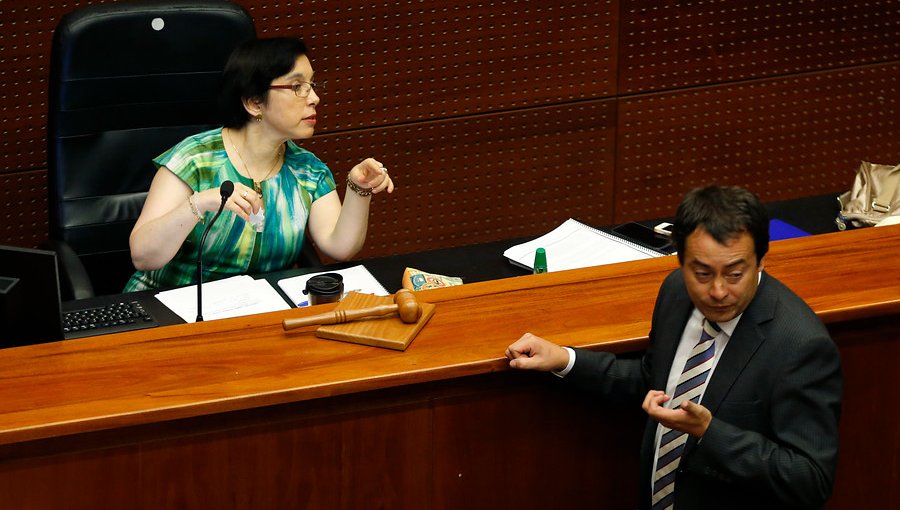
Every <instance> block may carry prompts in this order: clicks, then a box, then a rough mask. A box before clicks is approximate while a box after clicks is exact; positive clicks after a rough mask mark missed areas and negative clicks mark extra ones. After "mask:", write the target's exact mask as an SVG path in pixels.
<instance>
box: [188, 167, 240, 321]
mask: <svg viewBox="0 0 900 510" xmlns="http://www.w3.org/2000/svg"><path fill="white" fill-rule="evenodd" d="M219 193H220V194H221V195H222V203H221V204H219V210H218V211H216V215H215V216H213V219H212V221H210V222H209V224H207V225H206V228H205V229H204V230H203V235H202V236H200V244H199V245H198V246H197V322H203V242H204V241H206V234H208V233H209V229H211V228H212V226H213V223H215V222H216V220H217V219H219V215H220V214H222V209H224V208H225V202H227V201H228V197H230V196H231V194H232V193H234V183H233V182H231V181H225V182H223V183H222V185H221V186H219Z"/></svg>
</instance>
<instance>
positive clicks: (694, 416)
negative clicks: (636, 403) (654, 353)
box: [641, 390, 712, 438]
mask: <svg viewBox="0 0 900 510" xmlns="http://www.w3.org/2000/svg"><path fill="white" fill-rule="evenodd" d="M669 399H670V397H669V396H668V395H666V394H665V392H662V391H659V390H650V392H649V393H647V396H646V397H644V403H643V405H642V406H641V407H642V408H643V409H644V411H645V412H646V413H647V414H648V415H649V416H650V417H651V418H653V419H654V420H656V421H658V422H659V423H661V424H662V425H663V426H665V427H668V428H670V429H672V430H677V431H680V432H685V433H687V434H690V435H692V436H694V437H697V438H700V437H703V434H705V433H706V429H708V428H709V424H710V422H711V421H712V413H710V412H709V409H707V408H705V407H703V406H702V405H700V404H695V403H694V402H692V401H690V400H685V401H684V402H682V403H681V406H679V408H678V409H669V408H667V407H663V404H665V403H666V402H668V401H669Z"/></svg>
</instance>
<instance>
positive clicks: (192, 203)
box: [188, 191, 204, 223]
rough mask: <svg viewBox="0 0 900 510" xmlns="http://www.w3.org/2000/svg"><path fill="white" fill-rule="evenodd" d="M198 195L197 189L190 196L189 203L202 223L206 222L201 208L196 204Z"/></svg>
mask: <svg viewBox="0 0 900 510" xmlns="http://www.w3.org/2000/svg"><path fill="white" fill-rule="evenodd" d="M196 195H197V192H196V191H195V192H194V194H193V195H191V196H189V197H188V205H190V206H191V212H192V213H194V216H196V217H197V219H198V220H200V223H204V220H203V215H202V214H200V210H199V209H197V206H196V205H194V197H195V196H196Z"/></svg>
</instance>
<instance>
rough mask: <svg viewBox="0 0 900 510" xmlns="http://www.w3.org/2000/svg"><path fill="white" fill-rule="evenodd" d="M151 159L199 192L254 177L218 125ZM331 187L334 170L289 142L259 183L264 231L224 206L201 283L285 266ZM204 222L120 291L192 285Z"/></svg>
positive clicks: (208, 247)
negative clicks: (231, 155)
mask: <svg viewBox="0 0 900 510" xmlns="http://www.w3.org/2000/svg"><path fill="white" fill-rule="evenodd" d="M153 163H154V164H155V165H156V166H157V168H159V167H161V166H165V167H166V168H168V169H169V170H171V171H172V172H173V173H174V174H175V175H177V176H178V177H179V178H181V179H182V180H183V181H184V182H185V183H187V185H188V186H190V187H191V189H193V190H196V191H203V190H205V189H209V188H217V187H219V186H220V185H221V183H222V182H224V181H226V180H230V181H232V182H235V183H242V184H245V185H246V186H248V187H251V188H252V187H253V181H252V180H250V179H248V178H246V177H244V176H242V175H241V174H239V173H238V171H237V170H236V169H235V167H234V165H232V164H231V161H230V160H229V159H228V156H227V155H226V153H225V145H224V144H223V142H222V129H221V128H217V129H213V130H210V131H206V132H203V133H199V134H197V135H194V136H191V137H188V138H187V139H185V140H184V141H182V142H181V143H179V144H178V145H176V146H174V147H172V148H171V149H169V150H168V151H167V152H165V153H163V154H162V155H161V156H159V157H158V158H156V159H155V160H153ZM334 189H335V184H334V176H333V175H332V174H331V170H329V169H328V167H327V166H325V163H323V162H322V161H321V160H319V158H317V157H316V156H315V155H314V154H313V153H311V152H309V151H308V150H306V149H303V148H301V147H299V146H298V145H297V144H295V143H294V142H292V141H288V142H287V144H286V146H285V153H284V164H283V165H282V167H281V170H280V171H279V172H278V173H276V174H275V175H274V176H272V177H271V178H269V179H268V180H266V181H263V182H262V190H263V201H264V203H265V209H266V222H265V227H264V229H263V231H262V232H259V233H257V232H256V231H255V230H254V229H253V227H252V226H251V225H250V224H249V223H247V222H246V221H244V220H243V219H241V217H240V216H238V215H236V214H234V213H232V212H231V211H227V210H226V211H223V212H222V215H221V216H220V217H219V219H218V220H217V221H216V224H215V225H213V227H212V229H211V230H210V231H209V234H207V236H206V242H205V244H204V249H203V281H213V280H218V279H221V278H225V277H228V276H234V275H239V274H256V273H264V272H268V271H276V270H280V269H284V268H287V267H290V266H291V265H292V264H293V263H294V261H295V260H296V258H297V256H298V255H299V254H300V249H301V247H302V245H303V240H304V235H305V232H306V220H307V217H308V216H309V209H310V206H311V205H312V203H313V201H314V200H317V199H318V198H319V197H322V196H325V195H327V194H328V193H330V192H331V191H334ZM185 207H187V206H185ZM214 215H215V212H214V211H213V212H208V213H206V214H205V218H206V221H207V222H209V221H210V220H211V219H212V217H213V216H214ZM205 226H206V225H205V224H204V223H200V222H198V223H197V225H196V226H195V227H194V230H193V231H192V232H191V233H190V234H189V235H188V237H187V239H186V240H185V242H184V244H182V245H181V248H180V249H179V250H178V253H177V254H176V255H175V257H174V258H173V259H172V260H171V261H170V262H169V263H168V264H166V265H165V266H163V267H161V268H160V269H157V270H154V271H138V272H136V273H135V274H134V275H133V276H132V277H131V279H130V280H129V281H128V283H127V284H126V285H125V292H133V291H138V290H145V289H161V288H171V287H177V286H180V285H186V284H190V283H196V282H195V276H196V271H197V244H198V243H199V241H200V236H201V235H202V234H203V229H204V228H205Z"/></svg>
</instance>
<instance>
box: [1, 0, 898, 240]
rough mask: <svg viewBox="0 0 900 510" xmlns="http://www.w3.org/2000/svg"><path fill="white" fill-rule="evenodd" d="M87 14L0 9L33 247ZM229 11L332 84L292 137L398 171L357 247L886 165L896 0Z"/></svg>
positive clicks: (5, 217)
mask: <svg viewBox="0 0 900 510" xmlns="http://www.w3.org/2000/svg"><path fill="white" fill-rule="evenodd" d="M89 3H97V2H79V1H75V2H42V3H41V4H42V5H35V4H36V2H31V1H28V0H4V2H3V3H2V4H0V20H2V21H0V26H2V30H0V80H2V82H3V87H2V90H0V101H2V104H0V203H2V204H4V207H3V212H2V213H0V219H2V227H0V244H16V245H22V246H34V245H36V244H38V243H40V242H41V241H42V240H43V239H44V238H45V237H46V235H47V218H46V210H47V205H46V164H47V163H46V161H47V159H46V142H45V134H44V130H45V125H46V89H47V70H48V64H49V48H50V40H51V35H52V30H53V28H54V26H55V24H56V20H58V19H59V17H60V16H61V15H62V14H64V13H65V12H67V11H69V10H72V9H74V8H77V7H79V6H82V5H86V4H89ZM238 3H240V4H242V5H243V6H244V7H246V8H247V9H248V11H249V12H250V13H251V15H252V16H253V18H254V20H255V22H256V25H257V30H258V31H259V34H260V35H261V36H274V35H298V36H302V37H303V38H304V39H305V40H306V41H307V43H308V45H309V46H310V49H311V57H312V60H313V65H314V67H315V69H316V73H317V79H323V80H325V81H327V90H326V92H325V93H324V94H323V97H322V105H321V106H320V108H319V112H320V122H319V129H318V133H317V135H316V137H315V138H313V139H312V140H308V141H306V142H304V143H305V145H306V146H307V147H308V148H310V149H311V150H313V151H314V152H316V153H317V154H318V155H319V156H320V157H321V158H322V159H323V160H324V161H325V162H326V163H328V164H329V166H330V167H331V168H332V170H333V171H334V173H335V176H336V177H337V179H338V181H339V182H343V180H344V178H345V175H346V172H347V171H348V170H349V168H350V167H351V166H352V165H353V164H355V163H356V162H357V161H359V160H361V159H363V158H365V157H367V156H374V157H377V158H378V159H380V160H382V161H384V162H385V163H386V164H387V165H388V166H389V168H390V169H391V173H392V175H393V176H394V177H395V179H396V182H397V184H398V186H399V187H398V190H397V192H396V193H395V194H394V195H392V196H390V197H383V196H378V197H376V198H375V201H374V202H375V203H374V204H373V212H372V217H371V228H370V234H369V239H368V242H367V244H366V248H365V249H364V251H363V252H362V253H361V254H360V257H372V256H381V255H388V254H396V253H406V252H411V251H419V250H425V249H432V248H441V247H448V246H456V245H464V244H471V243H476V242H483V241H490V240H497V239H504V238H511V237H519V236H530V235H535V234H540V233H543V232H545V231H548V230H550V229H551V228H553V227H554V226H556V225H557V224H558V223H559V222H561V221H562V220H564V219H565V218H568V217H570V216H571V217H578V218H581V219H583V220H585V221H588V222H591V223H595V224H608V223H618V222H622V221H626V220H634V219H646V218H653V217H660V216H668V215H670V214H671V213H672V212H673V210H674V207H675V205H676V204H677V202H678V200H679V199H680V197H681V195H682V194H683V193H684V192H685V191H686V190H688V189H690V188H691V187H693V186H696V185H700V184H706V183H713V182H715V183H728V184H739V185H743V186H746V187H749V188H751V189H753V190H754V191H756V192H757V193H759V194H760V196H761V197H762V198H763V199H764V200H781V199H789V198H797V197H802V196H809V195H818V194H823V193H831V192H837V191H842V190H845V189H848V188H849V187H850V184H851V183H852V178H853V175H854V172H855V169H856V167H857V166H858V164H859V161H860V160H871V161H875V162H882V163H900V116H898V103H900V91H898V81H897V79H896V77H897V76H900V4H898V3H897V2H896V1H893V0H866V1H862V0H820V1H815V2H809V1H802V0H775V1H769V2H757V3H753V2H733V1H727V0H693V1H681V2H674V1H663V2H660V1H651V0H583V1H571V0H570V1H563V0H560V1H554V2H534V1H524V0H518V1H517V0H505V1H479V2H474V1H465V0H451V1H448V2H423V1H416V0H402V1H380V0H379V1H368V0H367V1H363V0H340V1H335V0H331V1H327V0H307V1H304V2H269V1H266V0H241V1H239V2H238ZM342 190H343V188H342ZM342 192H343V191H342Z"/></svg>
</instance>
